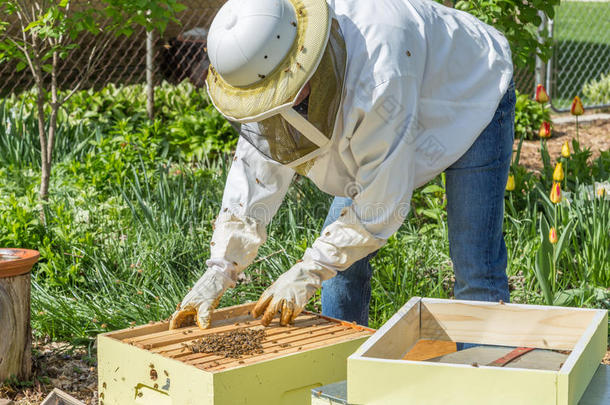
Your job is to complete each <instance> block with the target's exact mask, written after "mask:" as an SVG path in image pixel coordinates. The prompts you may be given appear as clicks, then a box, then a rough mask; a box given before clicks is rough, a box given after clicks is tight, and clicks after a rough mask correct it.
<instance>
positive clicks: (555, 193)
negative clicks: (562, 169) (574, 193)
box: [549, 182, 561, 204]
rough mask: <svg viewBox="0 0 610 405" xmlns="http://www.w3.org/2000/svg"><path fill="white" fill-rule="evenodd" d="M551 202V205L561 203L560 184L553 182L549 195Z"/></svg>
mask: <svg viewBox="0 0 610 405" xmlns="http://www.w3.org/2000/svg"><path fill="white" fill-rule="evenodd" d="M549 198H550V199H551V202H552V203H553V204H559V203H560V202H561V184H560V183H556V182H553V187H552V188H551V194H550V195H549Z"/></svg>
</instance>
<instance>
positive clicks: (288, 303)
mask: <svg viewBox="0 0 610 405" xmlns="http://www.w3.org/2000/svg"><path fill="white" fill-rule="evenodd" d="M335 274H337V272H336V271H334V270H329V269H324V268H322V267H321V266H319V265H316V264H315V263H313V262H311V261H308V262H304V261H303V262H299V263H297V264H295V265H294V266H292V268H291V269H290V270H288V271H287V272H285V273H284V274H282V275H281V276H280V277H279V278H278V279H277V280H275V282H274V283H273V284H272V285H271V287H269V288H267V289H266V290H265V292H264V293H263V294H262V295H261V296H260V298H259V300H258V302H257V303H256V305H255V306H254V309H253V310H252V316H253V317H255V318H258V317H259V316H260V315H263V318H262V319H261V323H262V324H263V325H264V326H268V325H269V324H270V323H271V320H272V319H273V318H274V317H275V315H276V314H277V313H278V311H279V312H281V316H280V325H288V324H289V323H292V322H293V321H294V319H295V318H296V317H297V316H299V314H300V313H301V311H303V308H305V305H307V302H308V301H309V299H310V298H311V296H312V295H314V294H315V292H316V291H317V290H318V289H319V288H320V287H321V286H322V281H324V280H328V279H329V278H332V277H334V276H335ZM263 312H264V314H263Z"/></svg>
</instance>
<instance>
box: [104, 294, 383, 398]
mask: <svg viewBox="0 0 610 405" xmlns="http://www.w3.org/2000/svg"><path fill="white" fill-rule="evenodd" d="M253 305H254V304H246V305H240V306H236V307H230V308H224V309H220V310H217V311H215V312H214V315H213V318H212V327H211V328H210V329H206V330H201V329H199V328H197V327H196V326H192V327H185V328H181V329H177V330H171V331H170V330H169V328H168V323H167V322H159V323H156V324H151V325H146V326H141V327H136V328H130V329H125V330H121V331H116V332H111V333H105V334H102V335H99V336H98V383H99V404H100V405H131V404H146V405H189V404H192V405H212V404H214V405H238V404H248V405H257V404H266V405H268V404H278V405H283V404H286V405H288V404H290V405H299V404H309V403H310V395H311V394H310V393H311V389H312V388H315V387H318V386H321V385H325V384H329V383H332V382H336V381H340V380H343V379H345V378H346V359H347V357H348V356H349V355H350V354H352V353H353V352H354V351H355V350H356V348H357V347H358V346H359V345H360V344H362V343H363V342H364V341H365V340H366V339H367V338H368V337H370V336H371V335H372V333H373V330H371V329H368V328H364V327H361V326H358V325H353V324H348V323H344V322H341V321H338V320H335V319H331V318H327V317H323V316H320V315H317V314H313V313H309V312H304V313H302V314H301V315H299V317H298V318H297V319H296V321H295V323H294V325H292V326H288V327H281V326H279V325H278V324H277V321H275V322H274V323H272V324H271V325H270V326H269V327H267V328H265V333H266V336H265V338H264V340H263V342H262V346H263V349H262V351H263V352H262V353H258V354H251V355H246V356H243V357H241V358H238V359H234V358H225V357H224V356H221V355H214V354H212V353H193V352H192V351H191V350H190V349H189V346H190V345H191V344H192V342H193V341H195V340H197V339H200V338H202V337H204V336H206V335H209V334H218V333H224V332H229V331H232V330H235V329H239V328H245V329H262V328H263V326H262V325H261V324H260V321H259V320H255V319H253V318H252V317H251V316H250V315H249V312H250V309H251V308H252V307H253Z"/></svg>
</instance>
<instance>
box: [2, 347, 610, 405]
mask: <svg viewBox="0 0 610 405" xmlns="http://www.w3.org/2000/svg"><path fill="white" fill-rule="evenodd" d="M34 348H35V352H36V355H35V356H34V379H33V381H34V382H33V383H32V384H31V385H29V386H25V385H20V386H17V385H15V384H13V385H4V386H1V387H0V399H5V398H9V399H12V400H13V401H15V404H16V405H38V404H40V403H41V402H42V401H43V400H44V398H45V397H46V396H47V395H48V394H49V393H50V392H51V391H52V390H53V388H55V387H56V388H59V389H61V390H62V391H65V392H67V393H68V394H70V395H72V396H73V397H75V398H77V399H79V400H81V401H83V402H84V403H85V404H87V405H94V404H97V400H98V398H97V367H96V360H95V358H92V357H91V356H90V355H89V353H87V351H86V350H84V349H82V348H73V347H71V346H70V345H69V344H67V343H54V342H37V343H36V344H35V345H34ZM602 363H603V364H607V365H610V347H608V353H606V356H605V357H604V360H603V361H602Z"/></svg>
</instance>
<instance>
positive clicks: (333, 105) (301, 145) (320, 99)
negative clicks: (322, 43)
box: [240, 20, 347, 164]
mask: <svg viewBox="0 0 610 405" xmlns="http://www.w3.org/2000/svg"><path fill="white" fill-rule="evenodd" d="M346 56H347V55H346V50H345V42H344V40H343V36H342V35H341V31H340V29H339V24H338V23H337V21H336V20H333V21H332V25H331V31H330V36H329V41H328V45H327V46H326V49H325V51H324V54H323V56H322V59H321V61H320V64H319V66H318V68H317V69H316V72H315V73H314V74H313V76H312V78H311V79H310V80H309V84H310V93H309V96H308V98H307V99H305V100H304V101H303V102H301V104H299V105H298V106H296V107H294V108H295V110H296V111H298V112H299V113H300V114H301V115H302V116H304V117H305V118H306V119H307V120H308V121H309V122H310V123H311V124H313V125H314V126H315V127H316V128H317V129H318V130H319V131H320V132H321V133H322V134H323V135H324V136H325V137H327V138H328V139H330V138H331V137H332V133H333V129H334V125H335V120H336V117H337V113H338V111H339V106H340V104H341V97H342V92H343V79H344V75H345V64H346ZM240 136H243V137H244V138H245V139H246V140H247V141H248V142H249V143H250V144H252V145H253V146H254V147H255V148H256V149H258V150H259V151H260V152H261V153H263V154H264V155H265V156H267V157H269V158H270V159H273V160H275V161H277V162H279V163H282V164H290V163H293V162H295V161H297V160H299V159H301V158H303V157H304V156H306V155H308V154H309V153H311V152H313V151H315V150H316V149H317V148H318V146H317V145H316V144H314V143H313V142H312V141H310V140H309V139H308V138H307V137H305V136H304V135H303V134H301V133H300V132H299V131H297V130H296V129H295V128H294V127H293V126H292V125H290V124H289V123H288V121H286V120H285V119H284V118H283V117H282V116H281V115H280V114H276V115H274V116H271V117H269V118H266V119H264V120H262V121H259V122H256V123H248V124H244V125H242V126H241V131H240Z"/></svg>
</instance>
